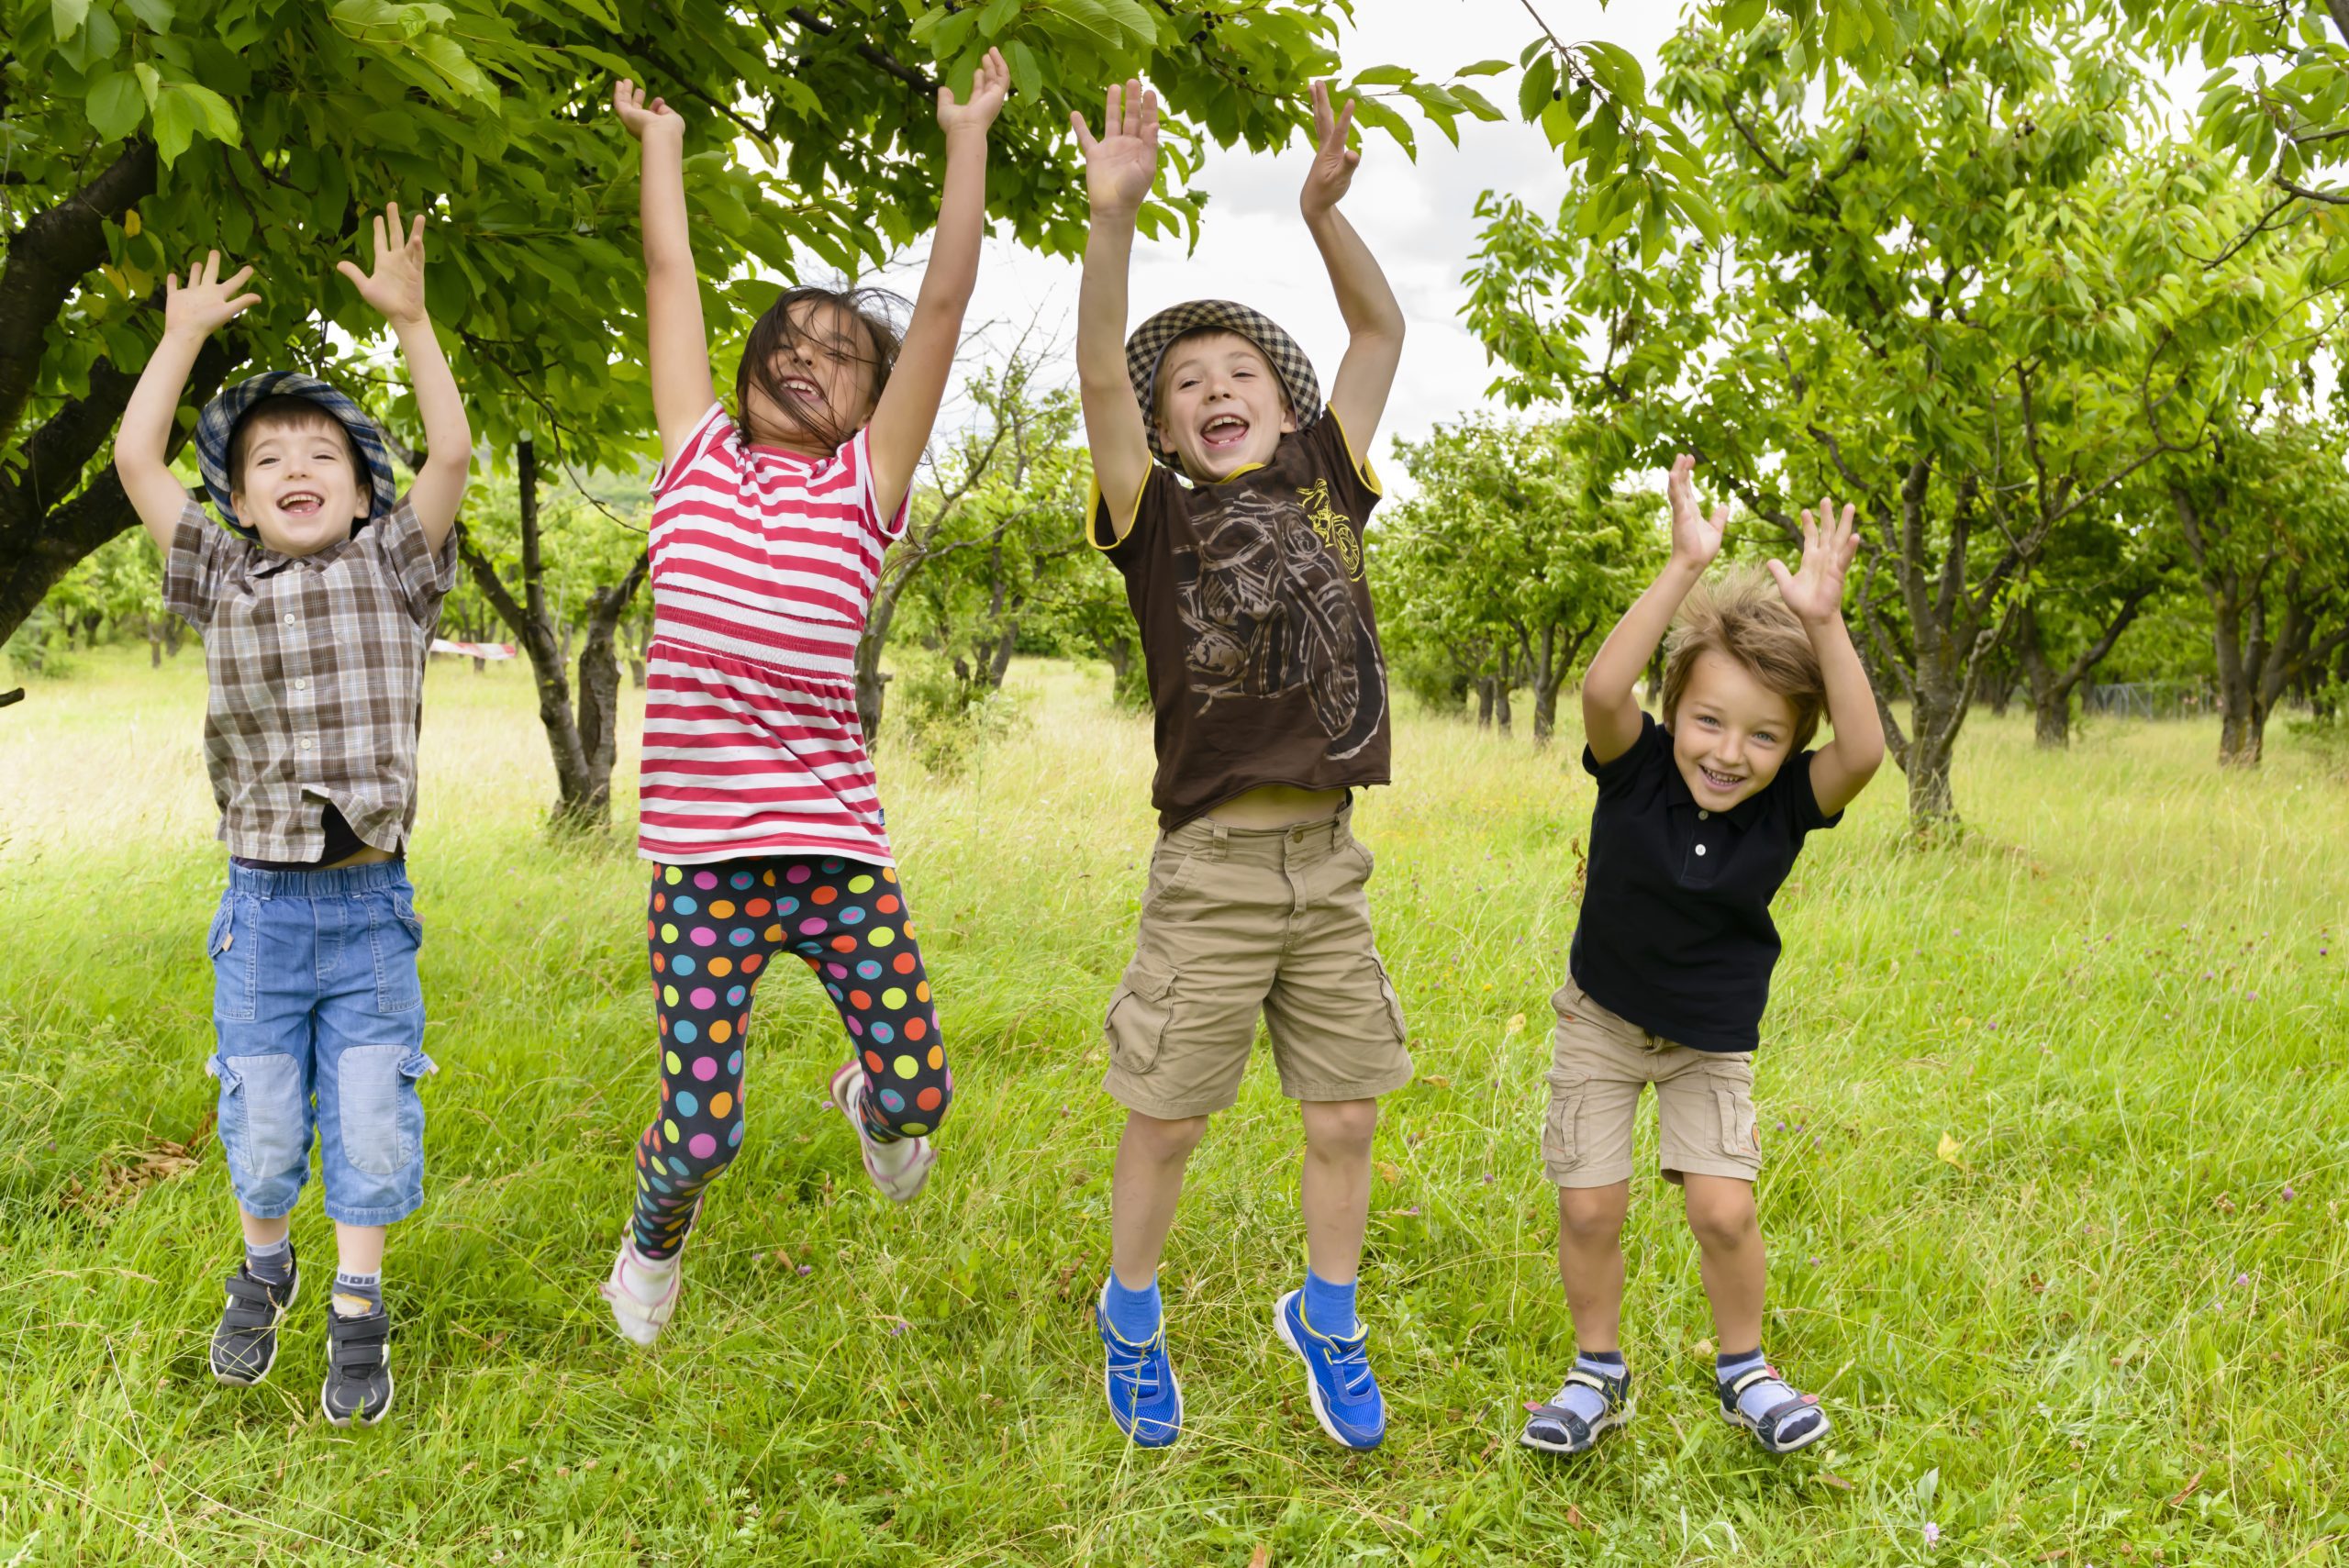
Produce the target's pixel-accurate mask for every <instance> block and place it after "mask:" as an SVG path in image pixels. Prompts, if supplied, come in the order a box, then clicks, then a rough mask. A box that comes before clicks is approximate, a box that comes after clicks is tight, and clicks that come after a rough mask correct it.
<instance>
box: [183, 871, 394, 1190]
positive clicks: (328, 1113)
mask: <svg viewBox="0 0 2349 1568" xmlns="http://www.w3.org/2000/svg"><path fill="white" fill-rule="evenodd" d="M423 940H424V927H423V926H422V925H421V924H420V923H419V922H418V921H417V917H416V905H415V890H414V889H413V888H411V887H410V886H409V885H408V881H407V872H406V867H405V866H404V865H403V864H402V863H401V862H398V861H387V862H382V863H380V864H377V865H363V866H344V867H340V868H338V869H336V870H332V871H256V870H254V869H253V868H251V867H250V866H240V865H238V864H236V863H235V862H230V864H229V867H228V891H227V892H225V893H223V894H222V895H220V910H219V913H218V914H217V915H215V916H214V917H212V934H211V937H210V938H209V940H207V942H206V946H207V947H208V949H209V950H210V951H211V954H212V975H213V993H212V1020H213V1030H214V1033H215V1035H216V1036H217V1039H218V1040H219V1051H218V1052H217V1054H216V1055H215V1056H214V1057H213V1058H212V1060H211V1061H210V1062H206V1064H205V1071H206V1072H207V1073H210V1074H211V1075H212V1076H213V1077H215V1078H217V1079H218V1080H219V1082H220V1115H219V1131H220V1147H221V1150H222V1151H224V1152H225V1153H226V1154H227V1155H228V1179H229V1181H230V1183H231V1184H233V1185H234V1186H235V1188H236V1193H237V1206H238V1207H239V1208H242V1209H243V1210H244V1211H245V1212H246V1213H247V1214H250V1215H251V1216H253V1217H254V1218H258V1219H275V1218H280V1217H282V1216H284V1215H287V1214H290V1213H292V1212H293V1210H294V1205H295V1200H297V1199H298V1198H300V1196H301V1195H302V1184H303V1183H304V1182H306V1181H307V1180H308V1179H309V1174H310V1139H311V1134H312V1133H313V1132H316V1133H317V1140H318V1152H319V1160H320V1163H321V1166H322V1168H323V1170H324V1173H325V1176H326V1193H327V1197H326V1209H327V1216H328V1218H330V1219H335V1220H339V1221H340V1222H341V1223H343V1224H345V1225H388V1224H390V1223H391V1222H392V1221H394V1220H395V1219H403V1218H406V1217H407V1216H408V1215H410V1214H412V1213H414V1212H415V1211H416V1208H417V1205H419V1204H421V1203H422V1202H423V1201H424V1102H423V1100H422V1099H420V1098H419V1097H418V1096H417V1092H416V1085H417V1079H419V1078H421V1077H423V1076H424V1075H425V1074H426V1073H431V1072H434V1071H436V1069H435V1068H434V1067H433V1065H432V1059H431V1058H429V1057H428V1056H426V1055H425V1054H424V992H423V988H422V987H421V986H420V985H419V984H417V976H416V951H417V948H418V947H419V946H420V945H422V943H423Z"/></svg>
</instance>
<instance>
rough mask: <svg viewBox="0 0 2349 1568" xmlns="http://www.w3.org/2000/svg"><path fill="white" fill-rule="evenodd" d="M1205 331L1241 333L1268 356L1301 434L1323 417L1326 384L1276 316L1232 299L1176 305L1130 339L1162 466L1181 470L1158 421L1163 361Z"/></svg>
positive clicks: (1135, 376)
mask: <svg viewBox="0 0 2349 1568" xmlns="http://www.w3.org/2000/svg"><path fill="white" fill-rule="evenodd" d="M1203 327H1214V328H1221V329H1222V330H1224V331H1226V332H1231V333H1236V334H1237V335H1238V336H1240V337H1242V338H1245V339H1248V340H1249V341H1250V342H1252V343H1253V344H1255V345H1256V347H1257V348H1258V349H1259V350H1262V351H1263V353H1264V358H1265V359H1266V360H1267V361H1271V364H1272V367H1273V373H1274V374H1275V375H1277V376H1279V377H1280V378H1281V387H1282V389H1283V390H1284V391H1286V393H1287V394H1288V406H1289V413H1290V414H1291V415H1292V416H1293V417H1295V418H1296V420H1297V428H1298V429H1300V430H1303V429H1307V428H1310V427H1311V426H1312V424H1313V422H1314V421H1315V420H1316V419H1319V417H1321V383H1320V380H1319V378H1318V377H1316V376H1315V375H1314V373H1313V361H1311V360H1308V359H1307V358H1306V357H1305V350H1303V349H1300V348H1298V347H1297V339H1294V338H1292V337H1290V336H1289V335H1288V334H1287V333H1286V332H1284V331H1282V330H1281V329H1280V328H1279V327H1278V326H1277V325H1276V324H1275V322H1274V320H1273V318H1272V317H1269V316H1266V315H1264V313H1263V312H1262V311H1256V310H1251V309H1249V308H1248V307H1247V306H1244V305H1238V304H1235V303H1233V302H1232V301H1230V300H1228V299H1195V300H1192V301H1190V302H1188V303H1187V304H1184V305H1171V306H1167V307H1166V308H1165V309H1164V310H1162V311H1160V312H1159V313H1158V314H1157V315H1155V316H1153V317H1151V318H1150V319H1149V320H1147V321H1145V322H1143V323H1142V324H1141V326H1139V327H1137V328H1134V333H1133V336H1132V337H1130V338H1129V339H1126V375H1127V377H1128V378H1129V379H1130V380H1131V381H1132V383H1133V384H1134V395H1135V396H1136V397H1137V398H1139V399H1141V415H1142V426H1143V428H1144V429H1145V430H1146V431H1147V432H1148V433H1149V437H1150V450H1151V451H1152V454H1153V455H1154V456H1156V457H1157V458H1158V460H1159V461H1160V462H1165V463H1168V464H1172V465H1175V466H1179V460H1177V459H1176V457H1175V454H1174V453H1173V452H1170V451H1168V450H1166V449H1165V448H1164V447H1163V446H1162V445H1160V444H1159V439H1158V421H1157V419H1156V418H1155V417H1153V414H1154V411H1155V410H1156V408H1157V407H1158V367H1159V362H1160V361H1163V359H1165V357H1166V350H1167V349H1168V348H1169V347H1170V346H1171V345H1172V344H1173V343H1174V341H1175V339H1177V338H1180V337H1181V336H1182V335H1183V334H1184V333H1186V332H1196V331H1197V330H1198V329H1199V328H1203Z"/></svg>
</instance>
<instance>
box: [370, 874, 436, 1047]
mask: <svg viewBox="0 0 2349 1568" xmlns="http://www.w3.org/2000/svg"><path fill="white" fill-rule="evenodd" d="M367 928H368V932H367V934H368V940H369V941H370V942H372V943H373V946H374V951H375V1011H377V1012H378V1013H381V1014H384V1015H386V1016H389V1015H392V1014H395V1013H412V1012H414V1011H416V1009H417V1008H418V1007H421V1006H424V987H423V984H421V983H420V982H419V981H418V980H417V975H416V952H417V949H418V948H420V947H422V946H423V945H424V923H423V922H422V921H421V920H418V919H417V917H416V909H415V906H413V905H411V904H409V903H408V901H407V899H406V897H405V896H403V895H397V894H383V895H376V896H373V897H371V898H369V899H368V900H367ZM370 1049H374V1048H373V1047H371V1048H370Z"/></svg>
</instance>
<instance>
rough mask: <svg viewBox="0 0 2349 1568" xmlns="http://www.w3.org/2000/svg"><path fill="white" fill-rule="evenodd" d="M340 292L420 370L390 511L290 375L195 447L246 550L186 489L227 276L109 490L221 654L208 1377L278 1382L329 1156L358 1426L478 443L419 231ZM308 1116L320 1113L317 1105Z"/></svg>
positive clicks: (207, 302)
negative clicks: (220, 1299)
mask: <svg viewBox="0 0 2349 1568" xmlns="http://www.w3.org/2000/svg"><path fill="white" fill-rule="evenodd" d="M340 267H341V270H342V272H343V274H344V275H345V276H347V277H349V278H350V279H351V281H352V282H353V283H354V284H357V285H358V288H359V293H360V295H361V297H362V298H363V299H365V300H366V302H367V303H368V304H369V305H371V306H373V307H374V308H375V309H376V310H378V311H380V312H382V313H383V316H384V320H385V321H387V322H389V323H390V324H391V328H392V331H393V333H394V335H395V337H397V338H398V339H399V344H400V350H401V352H402V353H403V354H404V355H406V359H407V366H408V377H409V380H410V382H411V383H412V384H413V385H414V387H415V390H416V406H417V414H418V416H419V417H421V418H422V420H423V422H424V439H425V442H426V446H427V455H426V457H425V460H424V462H423V465H422V466H421V467H420V468H418V469H417V473H416V483H415V484H413V485H412V486H411V487H410V488H409V490H408V493H407V497H406V499H405V500H402V501H398V502H397V503H396V504H395V501H394V484H393V478H392V466H391V462H390V460H389V458H388V457H387V456H386V454H385V451H384V437H383V433H382V432H381V431H380V430H378V429H377V428H375V425H374V423H373V421H372V420H370V419H369V418H368V417H367V416H366V415H365V414H364V413H362V411H361V410H360V408H359V406H358V405H357V404H355V403H353V402H351V399H350V398H348V397H346V396H344V395H342V394H341V393H340V392H338V391H336V390H335V389H334V388H333V387H331V386H328V384H326V383H324V382H321V381H314V380H312V379H311V378H310V377H308V376H306V375H297V374H295V373H292V372H289V371H272V372H269V373H266V374H262V375H257V376H254V377H252V378H251V379H250V380H249V381H245V382H241V383H239V384H237V385H235V386H232V387H230V388H229V389H228V391H226V392H223V393H222V394H221V395H219V396H217V397H216V398H214V399H213V400H212V402H211V404H210V406H207V407H206V409H205V410H204V417H203V418H202V419H201V420H199V421H198V422H197V425H196V432H195V440H196V457H197V462H198V466H199V467H200V468H201V469H202V470H203V473H204V484H205V488H206V491H208V492H209V493H210V495H211V497H212V504H213V506H215V507H216V508H217V510H218V511H219V513H220V517H221V520H222V521H223V522H225V523H226V524H227V525H228V531H223V530H222V529H219V528H213V527H212V526H211V525H210V524H208V523H206V521H205V517H204V510H203V508H202V507H200V506H197V505H196V503H195V500H194V499H193V498H191V497H190V496H189V495H188V494H187V492H186V490H185V489H184V488H183V487H182V485H181V484H180V482H179V480H178V479H176V478H174V477H173V473H172V471H171V468H170V467H169V464H168V459H167V455H166V454H167V452H168V450H169V443H170V440H171V436H172V421H173V414H174V413H175V411H176V409H177V406H178V404H179V398H180V393H181V389H182V388H184V386H185V385H186V384H187V377H188V371H189V369H190V368H191V367H192V366H193V365H194V364H195V358H196V354H197V352H198V350H201V349H202V348H203V347H204V340H205V339H206V338H207V337H209V336H211V334H212V333H214V332H215V331H217V330H218V329H219V328H221V327H223V326H225V325H226V324H227V323H228V322H229V321H230V320H232V319H234V318H235V317H237V316H238V315H239V313H241V312H242V311H243V310H244V309H245V308H246V307H247V306H250V305H253V304H254V303H256V302H257V300H258V299H259V296H258V295H250V294H239V293H238V292H237V291H238V290H239V288H240V287H242V286H243V284H244V283H245V281H246V280H247V279H248V278H250V276H251V275H252V269H251V268H250V267H243V268H239V270H238V271H237V272H234V273H232V274H230V275H229V276H228V277H227V278H222V277H221V276H220V254H219V252H218V251H217V250H216V251H214V252H212V253H211V254H210V255H209V256H207V257H206V260H205V263H204V265H203V266H201V267H197V268H195V269H193V270H191V271H190V272H189V273H188V275H187V281H186V283H185V284H182V283H180V282H179V280H178V279H176V278H170V279H167V280H165V301H164V306H163V338H162V341H161V343H159V344H158V345H157V346H156V349H155V352H154V354H153V356H152V357H150V359H149V360H148V361H147V369H146V372H145V373H143V374H142V375H140V377H139V385H138V387H137V389H136V390H134V391H133V392H132V394H131V396H130V401H129V404H128V406H126V407H125V408H124V409H123V415H122V429H121V431H120V432H119V433H118V434H117V436H116V438H115V458H114V461H115V471H116V472H117V473H119V474H120V475H121V477H122V487H123V491H124V493H125V494H126V495H128V496H129V498H130V504H131V506H133V507H134V508H135V509H136V510H137V511H138V513H139V521H140V522H142V523H144V524H145V525H146V526H147V532H148V533H149V534H150V536H151V537H152V538H153V539H154V540H155V543H156V545H157V546H158V547H159V548H160V549H161V550H162V552H163V562H164V565H163V601H164V603H165V604H167V605H169V606H171V608H172V610H173V612H174V613H175V614H177V615H178V616H180V617H182V618H183V619H184V620H185V621H186V622H187V623H188V624H189V625H191V626H193V627H195V628H196V630H197V631H198V632H200V633H201V634H202V635H203V638H204V663H205V670H206V674H207V676H208V677H209V679H210V692H209V696H208V697H207V699H206V713H205V721H204V752H205V762H206V768H207V769H208V771H209V772H210V773H211V775H212V794H213V798H214V799H215V800H217V802H218V803H219V806H220V837H221V838H222V839H224V840H227V841H228V855H229V863H228V890H227V891H226V892H225V893H223V894H222V895H221V896H220V909H219V913H218V914H217V915H215V916H214V917H213V920H212V933H211V936H210V939H209V941H208V947H209V951H210V952H211V955H212V965H213V985H214V989H213V1029H214V1033H215V1035H216V1037H217V1040H218V1042H219V1050H218V1051H217V1054H216V1055H215V1056H214V1057H213V1059H212V1060H211V1062H208V1063H207V1064H206V1071H207V1072H209V1073H211V1074H212V1075H213V1076H214V1077H215V1078H217V1079H218V1080H219V1084H220V1107H219V1132H220V1147H221V1150H222V1151H223V1152H224V1153H225V1154H226V1155H227V1156H228V1178H229V1182H230V1184H232V1185H233V1187H234V1188H235V1191H236V1195H237V1208H238V1212H239V1217H240V1218H241V1219H242V1221H243V1224H244V1231H245V1257H244V1262H242V1263H241V1264H240V1265H239V1267H238V1269H237V1272H236V1273H233V1274H231V1275H229V1276H228V1305H227V1307H225V1308H224V1309H223V1311H222V1312H221V1314H220V1322H219V1325H218V1326H217V1328H216V1329H214V1330H213V1332H212V1374H213V1376H214V1377H216V1378H217V1379H218V1380H219V1381H220V1382H222V1383H227V1384H237V1385H246V1384H254V1383H259V1382H260V1381H261V1380H262V1378H264V1377H266V1376H268V1375H269V1370H270V1367H271V1366H272V1365H273V1363H274V1362H275V1361H276V1359H277V1326H278V1322H279V1319H280V1318H283V1317H284V1313H285V1309H286V1308H287V1307H291V1306H292V1305H293V1304H294V1298H295V1295H296V1294H297V1293H298V1292H299V1291H300V1290H301V1286H302V1276H301V1271H300V1269H299V1268H298V1267H297V1266H296V1262H295V1255H294V1242H293V1238H292V1236H291V1235H290V1234H289V1227H288V1223H287V1219H286V1217H287V1216H288V1215H289V1214H291V1213H292V1212H293V1209H294V1205H295V1200H296V1199H297V1198H299V1197H300V1195H301V1193H302V1184H303V1183H304V1182H305V1181H306V1180H307V1179H308V1177H309V1173H310V1140H311V1135H312V1134H313V1132H315V1133H316V1134H317V1140H318V1144H319V1155H320V1164H321V1167H322V1170H323V1173H324V1176H325V1181H326V1209H327V1215H328V1218H331V1219H332V1220H333V1221H334V1229H335V1251H336V1265H337V1272H336V1273H335V1277H334V1289H333V1295H332V1300H331V1303H330V1306H329V1307H328V1313H327V1377H326V1385H325V1386H324V1387H323V1388H322V1389H321V1390H320V1391H319V1395H318V1404H319V1407H320V1408H321V1409H323V1410H324V1411H325V1412H326V1418H327V1419H328V1420H329V1421H331V1422H333V1423H334V1424H335V1425H336V1426H338V1427H344V1426H349V1425H350V1424H351V1423H352V1422H353V1421H357V1422H359V1423H361V1424H362V1425H373V1423H375V1422H377V1421H380V1420H382V1419H383V1418H384V1414H385V1413H386V1412H387V1411H389V1410H390V1409H391V1407H392V1371H391V1362H390V1359H389V1356H388V1354H387V1352H386V1350H385V1340H387V1339H388V1338H389V1336H390V1333H391V1321H392V1320H391V1316H390V1314H389V1313H388V1312H387V1311H386V1310H385V1308H384V1284H383V1266H384V1227H386V1226H388V1225H390V1224H391V1223H392V1222H393V1221H394V1220H397V1219H404V1218H406V1217H407V1216H408V1215H409V1214H412V1213H413V1212H415V1210H416V1208H417V1205H418V1204H420V1203H422V1202H423V1201H424V1106H423V1102H422V1101H421V1100H419V1099H418V1098H417V1092H416V1083H417V1079H418V1078H420V1077H422V1076H423V1075H424V1074H425V1073H430V1072H432V1071H434V1068H433V1065H432V1062H431V1060H430V1059H429V1057H427V1056H426V1055H425V1054H424V994H423V992H422V991H421V990H420V989H419V988H418V985H417V973H416V950H417V944H418V943H419V942H421V941H422V940H423V937H424V928H423V927H422V926H421V925H419V924H418V923H417V917H416V908H415V904H414V899H415V890H414V889H413V888H411V887H410V886H409V885H408V880H407V873H406V852H407V847H408V838H409V834H410V833H411V831H412V830H413V829H414V828H415V825H416V737H417V725H418V723H419V722H420V721H421V717H422V713H423V684H424V656H425V650H426V648H427V646H428V645H429V642H430V640H431V637H432V628H433V625H434V623H435V622H437V621H438V620H439V619H440V601H441V599H442V598H443V597H444V596H445V595H447V594H448V592H449V590H450V588H451V586H452V585H453V584H455V582H456V573H457V553H456V547H455V545H454V544H453V543H452V542H451V539H450V531H451V526H452V525H453V524H454V523H455V522H456V520H457V505H458V503H459V501H461V500H462V498H463V496H464V493H465V472H466V469H467V466H468V465H469V464H470V462H472V446H473V435H472V432H471V431H470V430H469V429H467V428H466V424H465V409H464V404H463V402H462V400H461V399H460V398H459V396H458V394H457V382H456V378H455V377H454V376H453V375H451V373H450V372H449V362H448V361H447V360H446V359H445V358H443V357H442V355H441V352H440V340H439V339H436V338H435V337H434V336H433V333H432V323H431V321H430V319H429V317H427V316H426V315H425V309H424V219H423V218H422V217H418V218H417V220H416V223H415V226H414V228H411V229H410V230H409V231H408V233H407V237H406V240H405V241H403V240H402V239H401V237H400V209H399V207H398V206H397V205H394V206H390V207H388V208H386V209H385V211H384V216H383V217H379V218H377V219H376V220H375V271H374V272H373V274H369V273H364V272H361V271H360V270H359V269H358V268H357V267H356V266H354V265H352V264H351V262H349V261H344V262H342V263H340ZM314 1102H315V1103H314Z"/></svg>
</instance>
